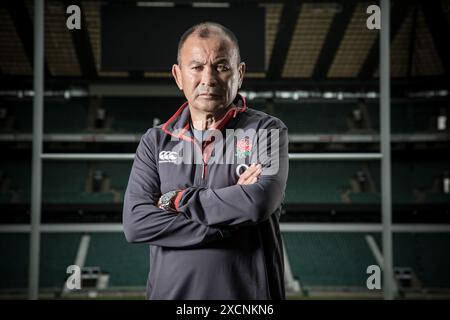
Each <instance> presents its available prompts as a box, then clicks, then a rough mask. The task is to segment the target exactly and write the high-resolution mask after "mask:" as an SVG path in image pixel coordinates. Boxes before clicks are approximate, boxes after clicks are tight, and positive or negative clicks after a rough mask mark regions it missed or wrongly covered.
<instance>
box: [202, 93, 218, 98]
mask: <svg viewBox="0 0 450 320" xmlns="http://www.w3.org/2000/svg"><path fill="white" fill-rule="evenodd" d="M199 96H200V97H203V98H206V99H219V98H221V97H222V96H221V95H219V94H214V93H202V94H200V95H199Z"/></svg>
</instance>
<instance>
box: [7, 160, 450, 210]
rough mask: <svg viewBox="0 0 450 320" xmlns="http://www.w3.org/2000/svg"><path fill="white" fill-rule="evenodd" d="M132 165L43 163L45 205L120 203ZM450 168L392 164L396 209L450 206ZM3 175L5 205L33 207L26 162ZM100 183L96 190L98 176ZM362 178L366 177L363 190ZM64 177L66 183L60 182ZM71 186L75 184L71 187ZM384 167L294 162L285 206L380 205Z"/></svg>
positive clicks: (431, 163)
mask: <svg viewBox="0 0 450 320" xmlns="http://www.w3.org/2000/svg"><path fill="white" fill-rule="evenodd" d="M131 165H132V162H131V161H124V162H117V161H115V162H108V161H99V162H86V161H75V162H74V161H64V162H50V161H47V162H44V165H43V181H44V184H43V201H44V203H61V204H69V203H72V204H73V203H82V204H89V203H100V204H101V203H120V202H122V200H123V194H124V192H125V189H126V186H127V184H128V177H129V174H130V170H131ZM446 170H447V171H450V166H449V165H448V164H446V163H442V162H438V161H420V160H417V161H416V162H414V163H410V162H405V161H393V165H392V175H393V179H392V190H393V193H392V196H393V202H394V204H415V203H438V204H439V203H450V201H449V200H450V196H449V194H445V193H442V191H441V189H440V188H441V186H440V177H441V175H442V173H443V172H445V171H446ZM0 172H2V174H3V178H2V179H3V180H4V182H3V184H4V185H3V188H2V189H1V192H0V195H1V196H0V201H1V203H29V201H30V192H31V191H30V181H31V175H30V172H31V168H30V165H28V164H26V163H24V162H20V163H18V162H0ZM96 172H100V174H101V182H100V186H99V188H98V189H95V187H94V184H95V174H96ZM358 172H360V173H361V172H362V173H363V175H364V176H365V178H364V179H365V184H366V185H365V188H361V186H360V183H361V182H360V181H359V180H358ZM61 177H65V179H61ZM67 181H70V183H67ZM380 190H381V188H380V166H379V164H378V163H376V162H360V161H327V162H326V163H325V165H324V164H323V163H321V162H314V161H291V162H290V167H289V179H288V185H287V189H286V198H285V202H286V203H288V204H329V203H332V204H339V203H343V204H344V203H349V204H351V203H358V204H378V203H380Z"/></svg>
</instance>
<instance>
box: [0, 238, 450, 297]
mask: <svg viewBox="0 0 450 320" xmlns="http://www.w3.org/2000/svg"><path fill="white" fill-rule="evenodd" d="M366 235H367V234H366V233H361V232H347V233H344V232H283V233H282V236H283V239H284V243H285V247H286V252H287V255H288V259H289V263H290V266H291V269H292V273H293V276H294V278H295V279H296V280H298V281H299V282H300V285H301V287H302V288H303V289H311V288H321V289H331V290H333V289H342V288H347V289H352V288H353V289H358V288H361V289H364V288H365V286H366V280H367V273H366V269H367V267H368V266H369V265H376V264H377V262H376V260H375V258H374V255H373V254H372V252H371V250H370V247H369V246H368V243H367V241H366V238H365V237H366ZM370 235H372V236H373V237H374V239H375V241H376V243H377V245H378V246H379V247H380V246H381V237H380V235H379V234H370ZM89 236H90V241H89V246H88V251H87V254H86V260H85V264H84V266H85V267H89V268H96V269H98V270H99V271H100V272H101V273H102V274H106V275H108V276H109V280H108V288H115V289H120V288H122V289H131V288H142V287H144V286H145V282H146V278H147V272H148V261H149V248H148V246H146V245H144V244H142V245H134V246H130V245H129V244H128V243H127V242H126V240H125V239H124V237H123V234H121V233H91V234H89ZM81 237H82V234H80V233H51V234H49V233H44V234H43V235H42V246H41V248H42V250H41V266H40V270H41V273H40V286H41V287H42V288H44V289H47V290H54V291H58V290H61V289H62V287H63V284H64V281H65V280H66V278H67V276H68V274H67V273H66V270H67V267H68V266H69V265H72V264H74V263H75V259H76V256H77V252H78V248H79V244H80V240H81ZM0 240H1V241H0V256H1V257H2V260H3V261H9V263H2V264H0V271H1V273H2V274H3V278H2V281H1V284H0V290H3V291H7V290H13V289H16V290H21V289H22V290H23V289H25V288H26V286H27V279H28V277H27V276H28V268H27V265H28V247H29V236H28V235H27V234H18V233H9V234H1V235H0ZM393 240H394V252H395V255H394V267H395V268H396V269H397V270H400V269H408V270H409V271H410V272H411V274H412V284H411V288H414V287H416V288H422V287H423V288H448V287H450V275H449V274H448V270H450V256H449V255H448V250H447V248H448V247H449V245H450V234H448V233H395V234H394V238H393ZM12 243H14V246H11V244H12Z"/></svg>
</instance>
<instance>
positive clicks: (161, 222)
mask: <svg viewBox="0 0 450 320" xmlns="http://www.w3.org/2000/svg"><path fill="white" fill-rule="evenodd" d="M151 130H154V129H149V131H147V133H146V134H145V135H143V136H142V138H141V140H140V143H139V146H138V148H137V150H136V155H135V159H134V162H133V166H132V168H131V173H130V178H129V181H128V186H127V189H126V192H125V196H124V207H123V228H124V233H125V237H126V239H127V241H129V242H133V243H149V244H151V245H156V246H163V247H173V248H188V247H195V246H198V245H201V244H204V243H207V242H210V241H213V240H216V239H221V238H223V237H225V236H226V235H227V232H228V231H227V230H220V229H217V228H212V227H208V226H205V225H202V224H200V223H198V222H195V221H193V220H191V219H188V218H187V217H186V216H185V215H183V214H177V213H174V212H169V211H165V210H162V209H160V208H158V207H157V206H156V205H155V203H156V200H157V199H158V198H159V197H160V196H161V192H160V179H159V174H158V171H157V163H156V159H157V158H156V157H155V156H154V152H153V146H154V145H155V142H152V141H151V140H152V139H151ZM154 140H156V139H154Z"/></svg>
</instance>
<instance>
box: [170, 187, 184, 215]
mask: <svg viewBox="0 0 450 320" xmlns="http://www.w3.org/2000/svg"><path fill="white" fill-rule="evenodd" d="M184 191H186V189H183V190H179V191H178V192H177V195H176V196H175V199H174V201H173V205H174V207H175V210H177V211H178V206H179V204H180V200H181V197H182V196H183V193H184Z"/></svg>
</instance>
